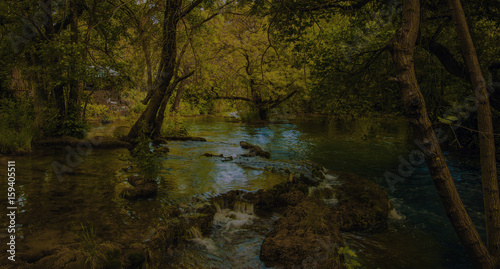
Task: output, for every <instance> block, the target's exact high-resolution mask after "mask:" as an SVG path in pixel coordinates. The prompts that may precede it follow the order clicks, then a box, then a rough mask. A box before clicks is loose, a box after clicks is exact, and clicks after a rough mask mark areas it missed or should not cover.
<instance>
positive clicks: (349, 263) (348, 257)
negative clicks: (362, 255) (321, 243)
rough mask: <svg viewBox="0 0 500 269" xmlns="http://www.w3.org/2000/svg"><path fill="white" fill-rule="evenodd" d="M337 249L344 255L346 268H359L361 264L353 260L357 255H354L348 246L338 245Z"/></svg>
mask: <svg viewBox="0 0 500 269" xmlns="http://www.w3.org/2000/svg"><path fill="white" fill-rule="evenodd" d="M338 251H339V254H340V255H344V258H345V262H344V266H345V267H346V268H347V269H354V268H359V267H360V266H361V264H360V263H359V262H358V261H356V260H355V258H357V257H358V255H356V253H355V252H354V251H353V250H352V249H350V248H349V247H347V246H346V247H340V248H339V250H338Z"/></svg>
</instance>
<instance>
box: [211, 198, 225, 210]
mask: <svg viewBox="0 0 500 269" xmlns="http://www.w3.org/2000/svg"><path fill="white" fill-rule="evenodd" d="M213 205H214V207H215V210H216V212H217V213H221V212H222V210H223V209H224V200H214V201H213Z"/></svg>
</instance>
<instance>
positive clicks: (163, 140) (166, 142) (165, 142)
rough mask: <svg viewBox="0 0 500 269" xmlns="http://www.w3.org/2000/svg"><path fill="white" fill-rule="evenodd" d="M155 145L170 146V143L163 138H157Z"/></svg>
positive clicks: (154, 141)
mask: <svg viewBox="0 0 500 269" xmlns="http://www.w3.org/2000/svg"><path fill="white" fill-rule="evenodd" d="M153 144H155V145H157V146H160V145H161V144H168V141H167V140H166V139H165V138H163V137H157V138H155V139H154V140H153Z"/></svg>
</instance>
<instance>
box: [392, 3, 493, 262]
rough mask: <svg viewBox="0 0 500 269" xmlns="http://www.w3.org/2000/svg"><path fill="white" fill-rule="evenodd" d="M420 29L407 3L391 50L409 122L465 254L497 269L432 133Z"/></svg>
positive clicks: (416, 7)
mask: <svg viewBox="0 0 500 269" xmlns="http://www.w3.org/2000/svg"><path fill="white" fill-rule="evenodd" d="M419 25H420V2H419V0H404V4H403V25H402V27H401V29H400V30H399V31H398V32H397V33H396V34H395V35H394V37H393V38H392V40H391V42H390V44H389V46H390V47H391V53H392V55H393V60H394V64H395V66H396V72H397V78H398V82H399V85H400V88H401V91H402V93H403V102H404V106H405V111H406V114H407V117H408V121H409V122H410V125H411V126H412V128H413V130H414V132H415V136H416V137H417V139H418V140H419V141H422V144H423V146H422V150H423V151H424V152H423V154H424V157H425V161H426V163H427V166H428V167H429V172H430V174H431V176H432V179H433V182H434V185H435V187H436V189H437V192H438V194H439V196H440V199H441V202H442V203H443V206H444V208H445V210H446V214H447V215H448V218H449V219H450V221H451V224H452V225H453V227H454V229H455V232H456V233H457V235H458V238H459V240H460V242H461V243H462V245H463V246H464V248H465V251H466V252H467V254H468V255H469V257H470V258H471V260H472V263H473V264H474V267H476V268H495V260H494V259H493V257H492V256H491V255H490V254H489V252H488V250H487V248H486V246H485V245H484V244H483V242H482V241H481V237H480V236H479V234H478V232H477V230H476V229H475V227H474V224H473V223H472V220H471V219H470V217H469V215H468V214H467V211H466V210H465V207H464V205H463V203H462V200H461V199H460V196H459V195H458V192H457V189H456V188H455V184H454V182H453V179H452V177H451V174H450V171H449V169H448V167H447V165H446V161H445V158H444V155H443V153H442V151H441V148H440V146H439V141H438V138H437V136H436V134H435V133H434V131H433V129H432V124H431V122H430V120H429V116H428V114H427V108H426V105H425V101H424V98H423V95H422V93H421V92H420V88H419V86H418V82H417V78H416V75H415V66H414V62H413V51H414V47H415V42H416V40H417V36H418V32H419Z"/></svg>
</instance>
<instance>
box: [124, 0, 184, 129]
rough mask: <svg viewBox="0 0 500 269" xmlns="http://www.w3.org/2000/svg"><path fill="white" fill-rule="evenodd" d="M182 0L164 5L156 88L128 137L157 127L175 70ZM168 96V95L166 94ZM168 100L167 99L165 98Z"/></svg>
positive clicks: (169, 1) (169, 0)
mask: <svg viewBox="0 0 500 269" xmlns="http://www.w3.org/2000/svg"><path fill="white" fill-rule="evenodd" d="M181 7H182V0H167V1H166V7H165V19H164V23H163V38H162V51H161V61H160V69H159V70H158V75H157V81H158V83H157V84H156V85H157V86H156V87H155V88H156V89H151V91H154V92H153V95H152V97H151V99H150V100H149V103H148V106H147V107H146V110H145V111H144V112H143V113H142V114H141V116H140V117H139V119H138V120H137V121H136V122H135V124H134V126H133V127H132V129H130V132H129V134H128V138H129V139H135V138H137V136H138V135H139V133H140V132H141V128H145V130H142V131H145V132H146V135H147V136H150V137H152V136H153V132H154V130H155V129H158V126H157V124H158V121H157V118H158V113H159V110H160V107H161V104H162V102H163V101H164V99H165V96H166V93H167V90H168V88H169V85H170V82H171V80H172V77H173V76H174V71H175V62H176V54H177V24H178V22H179V20H180V16H181ZM168 97H170V96H168ZM167 101H168V100H167Z"/></svg>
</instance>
